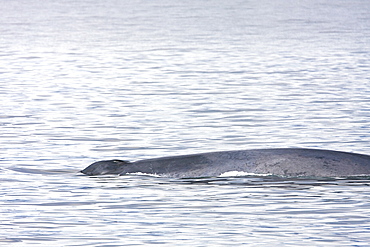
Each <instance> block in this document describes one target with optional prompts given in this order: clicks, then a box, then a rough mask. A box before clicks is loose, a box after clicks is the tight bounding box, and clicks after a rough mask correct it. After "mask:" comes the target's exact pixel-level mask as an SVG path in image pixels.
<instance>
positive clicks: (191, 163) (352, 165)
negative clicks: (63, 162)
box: [81, 148, 370, 178]
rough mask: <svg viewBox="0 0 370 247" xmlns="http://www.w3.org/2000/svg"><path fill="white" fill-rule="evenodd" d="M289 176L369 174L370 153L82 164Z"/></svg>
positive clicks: (222, 155) (253, 153) (104, 170)
mask: <svg viewBox="0 0 370 247" xmlns="http://www.w3.org/2000/svg"><path fill="white" fill-rule="evenodd" d="M232 171H237V172H245V173H251V174H266V175H277V176H289V177H291V176H292V177H300V176H304V177H348V176H370V156H369V155H363V154H356V153H348V152H340V151H331V150H319V149H303V148H280V149H252V150H238V151H224V152H212V153H201V154H192V155H180V156H171V157H163V158H154V159H146V160H139V161H135V162H129V161H123V160H103V161H98V162H95V163H93V164H91V165H90V166H88V167H86V168H85V169H84V170H82V171H81V172H82V173H84V174H86V175H104V174H119V175H124V174H132V173H139V172H140V173H145V174H156V175H160V176H165V177H173V178H197V177H218V176H220V175H222V174H224V173H227V172H232Z"/></svg>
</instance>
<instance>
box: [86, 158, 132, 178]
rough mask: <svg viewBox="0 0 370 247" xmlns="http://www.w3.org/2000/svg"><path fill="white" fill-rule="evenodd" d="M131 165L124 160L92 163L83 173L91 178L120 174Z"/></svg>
mask: <svg viewBox="0 0 370 247" xmlns="http://www.w3.org/2000/svg"><path fill="white" fill-rule="evenodd" d="M129 164H131V162H129V161H124V160H102V161H98V162H95V163H92V164H91V165H89V166H88V167H86V168H85V169H83V170H82V171H81V172H82V173H83V174H86V175H89V176H94V175H104V174H120V173H121V172H122V171H123V170H124V169H125V167H126V166H127V165H129Z"/></svg>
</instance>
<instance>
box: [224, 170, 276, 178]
mask: <svg viewBox="0 0 370 247" xmlns="http://www.w3.org/2000/svg"><path fill="white" fill-rule="evenodd" d="M270 175H271V174H258V173H253V172H240V171H229V172H225V173H222V174H221V175H220V177H243V176H270Z"/></svg>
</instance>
